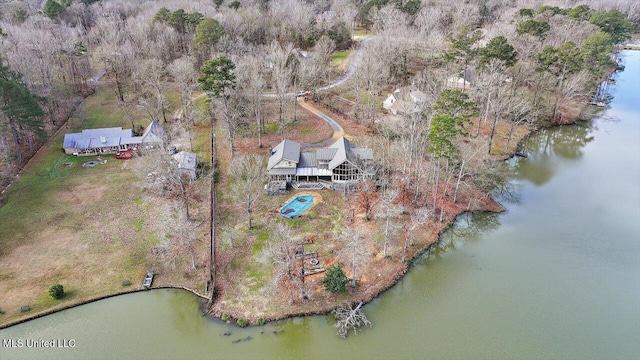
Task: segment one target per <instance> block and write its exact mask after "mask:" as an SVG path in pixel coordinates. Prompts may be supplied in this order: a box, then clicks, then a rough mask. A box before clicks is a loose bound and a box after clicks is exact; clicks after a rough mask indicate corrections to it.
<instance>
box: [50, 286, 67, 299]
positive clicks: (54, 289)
mask: <svg viewBox="0 0 640 360" xmlns="http://www.w3.org/2000/svg"><path fill="white" fill-rule="evenodd" d="M49 295H51V297H52V298H54V299H56V300H57V299H62V297H63V296H64V288H63V287H62V285H60V284H55V285H51V287H50V288H49Z"/></svg>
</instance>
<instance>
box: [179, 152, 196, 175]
mask: <svg viewBox="0 0 640 360" xmlns="http://www.w3.org/2000/svg"><path fill="white" fill-rule="evenodd" d="M173 158H174V159H176V161H177V162H178V167H179V168H180V169H186V170H195V169H196V166H197V162H196V154H194V153H192V152H188V151H180V152H179V153H177V154H175V155H173Z"/></svg>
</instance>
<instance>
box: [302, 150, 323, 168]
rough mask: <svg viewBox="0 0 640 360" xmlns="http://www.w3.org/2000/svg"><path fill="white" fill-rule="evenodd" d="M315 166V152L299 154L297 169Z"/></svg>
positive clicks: (316, 164)
mask: <svg viewBox="0 0 640 360" xmlns="http://www.w3.org/2000/svg"><path fill="white" fill-rule="evenodd" d="M317 166H318V162H317V161H316V153H315V152H303V153H300V162H299V163H298V167H317Z"/></svg>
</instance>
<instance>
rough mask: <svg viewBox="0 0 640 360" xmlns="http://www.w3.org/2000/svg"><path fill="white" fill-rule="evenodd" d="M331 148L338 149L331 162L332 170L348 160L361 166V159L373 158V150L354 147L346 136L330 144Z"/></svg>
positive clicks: (330, 167)
mask: <svg viewBox="0 0 640 360" xmlns="http://www.w3.org/2000/svg"><path fill="white" fill-rule="evenodd" d="M329 148H331V149H336V155H335V156H334V158H333V159H331V161H330V162H329V169H331V170H333V169H335V168H336V167H337V166H339V165H340V164H342V163H344V162H345V161H347V160H348V161H349V162H350V163H352V164H353V165H355V166H358V167H360V166H361V164H360V160H367V159H373V151H372V150H371V149H367V148H354V147H353V146H352V145H351V142H350V141H349V140H347V138H345V137H344V136H343V137H341V138H340V139H338V140H337V141H336V142H334V143H333V144H332V145H331V146H329ZM354 150H357V151H354ZM363 156H366V157H363Z"/></svg>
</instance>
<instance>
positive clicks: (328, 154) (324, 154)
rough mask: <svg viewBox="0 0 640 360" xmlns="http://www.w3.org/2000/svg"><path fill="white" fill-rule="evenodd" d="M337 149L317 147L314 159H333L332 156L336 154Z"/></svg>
mask: <svg viewBox="0 0 640 360" xmlns="http://www.w3.org/2000/svg"><path fill="white" fill-rule="evenodd" d="M337 151H338V149H330V148H322V149H318V150H316V159H317V160H319V161H320V160H322V161H330V160H331V159H333V157H334V156H336V152H337Z"/></svg>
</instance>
